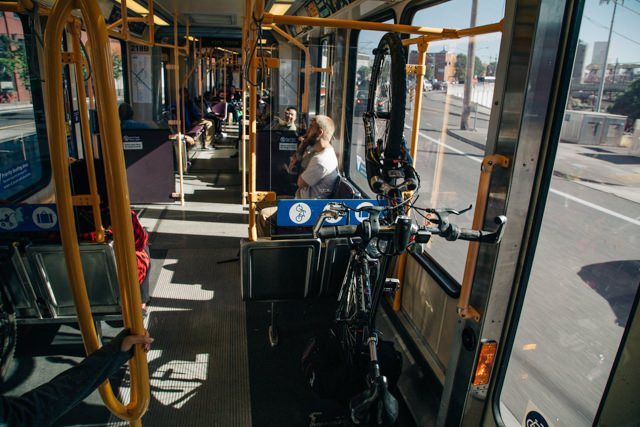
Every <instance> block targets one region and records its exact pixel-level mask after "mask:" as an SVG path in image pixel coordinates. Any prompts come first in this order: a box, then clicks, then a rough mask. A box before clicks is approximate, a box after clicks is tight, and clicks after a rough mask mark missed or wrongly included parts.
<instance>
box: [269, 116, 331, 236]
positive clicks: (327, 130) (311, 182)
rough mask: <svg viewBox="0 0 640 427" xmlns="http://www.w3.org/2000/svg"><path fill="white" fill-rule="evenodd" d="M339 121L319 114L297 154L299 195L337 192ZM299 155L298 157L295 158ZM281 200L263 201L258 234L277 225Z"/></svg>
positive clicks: (324, 196) (315, 196) (324, 195)
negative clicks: (335, 136)
mask: <svg viewBox="0 0 640 427" xmlns="http://www.w3.org/2000/svg"><path fill="white" fill-rule="evenodd" d="M334 130H335V125H334V123H333V120H331V118H329V117H327V116H315V117H314V118H312V119H311V124H310V125H309V128H308V129H307V134H306V135H305V137H304V139H303V142H302V144H301V147H300V149H299V150H298V153H299V154H298V153H297V155H296V157H299V159H300V174H299V175H298V180H297V185H298V189H297V190H296V195H295V198H296V199H327V198H330V197H331V196H332V194H333V190H334V188H335V186H336V181H337V180H338V179H339V178H340V177H339V175H338V158H337V157H336V152H335V151H334V149H333V146H332V145H331V138H332V137H333V132H334ZM295 160H297V159H294V161H295ZM292 163H293V162H292ZM276 205H277V202H264V203H260V204H259V209H260V210H259V213H258V221H257V228H258V237H267V236H270V235H271V230H272V228H273V227H274V226H275V225H276V218H277V216H276V215H277V210H278V208H277V206H276Z"/></svg>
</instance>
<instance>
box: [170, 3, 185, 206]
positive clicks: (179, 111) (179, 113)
mask: <svg viewBox="0 0 640 427" xmlns="http://www.w3.org/2000/svg"><path fill="white" fill-rule="evenodd" d="M187 46H189V43H187ZM173 60H174V61H175V65H174V67H175V68H174V70H173V71H174V75H175V81H174V83H175V88H176V118H177V119H178V177H179V180H180V206H184V176H183V175H184V173H183V169H182V162H183V160H182V150H183V145H182V144H183V141H182V137H183V135H184V134H185V133H184V123H185V122H184V118H183V114H184V106H183V100H182V99H181V98H180V95H181V94H180V52H179V50H178V15H177V14H175V13H174V14H173Z"/></svg>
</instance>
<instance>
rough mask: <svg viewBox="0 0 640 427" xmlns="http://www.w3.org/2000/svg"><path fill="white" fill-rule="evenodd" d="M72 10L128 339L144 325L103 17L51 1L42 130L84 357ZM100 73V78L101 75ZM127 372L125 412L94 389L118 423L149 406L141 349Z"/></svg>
mask: <svg viewBox="0 0 640 427" xmlns="http://www.w3.org/2000/svg"><path fill="white" fill-rule="evenodd" d="M74 6H75V7H76V8H80V10H81V12H82V15H83V17H84V19H85V22H86V23H87V28H88V29H90V30H91V31H89V32H88V33H87V36H88V38H89V40H90V43H91V46H92V50H91V61H92V63H93V70H94V72H95V73H96V75H97V76H99V78H96V82H97V83H98V85H96V97H97V98H98V99H100V100H101V104H102V105H103V108H101V112H99V115H100V131H101V135H103V151H104V153H103V154H104V157H105V164H106V165H107V170H106V171H105V172H106V175H107V176H106V178H107V190H108V193H109V196H113V197H110V198H109V199H110V209H111V217H112V220H113V224H112V225H113V230H114V237H115V239H114V240H115V241H114V249H115V252H116V259H117V266H118V279H119V282H120V292H121V296H122V302H123V307H122V308H123V315H124V320H125V325H127V326H130V327H131V330H132V333H134V334H144V326H143V324H142V313H141V310H140V308H139V307H140V291H139V284H138V278H137V266H136V256H135V252H134V244H133V228H132V225H131V212H130V210H129V203H128V202H129V196H128V188H127V183H126V178H124V177H126V174H125V168H124V154H123V148H122V138H121V136H120V129H119V127H116V126H106V123H119V119H118V115H117V105H116V99H115V87H114V80H113V69H112V66H111V56H110V51H109V48H108V46H107V43H105V42H106V41H107V40H108V38H107V30H106V26H105V23H104V18H103V16H102V13H101V11H100V8H99V7H98V6H97V4H96V3H95V0H76V1H73V2H72V1H68V2H65V1H62V2H57V3H56V4H55V6H54V8H53V10H52V12H51V17H50V18H49V20H48V25H47V27H46V29H45V49H44V51H45V64H44V65H45V74H46V79H47V85H46V97H45V105H46V111H47V114H46V117H47V128H48V129H50V135H49V146H50V152H51V165H52V169H53V175H54V187H55V194H56V202H57V206H58V215H59V220H60V233H61V238H62V243H63V250H64V254H65V262H66V264H67V271H68V274H69V279H70V283H71V289H72V294H73V299H74V304H75V306H76V312H77V315H78V321H79V324H80V331H81V332H82V336H83V340H84V342H85V348H86V349H87V352H88V353H92V352H93V351H95V350H96V349H97V348H98V338H97V336H96V332H95V328H94V326H93V319H92V317H91V309H90V307H89V302H88V297H87V292H86V287H85V286H84V277H83V274H82V265H81V263H80V252H79V246H78V241H77V237H76V235H75V221H74V216H73V205H72V198H71V194H70V192H69V190H68V189H69V188H70V180H69V171H68V159H67V156H68V154H67V149H66V134H65V129H64V105H63V97H62V56H61V54H60V47H61V39H62V32H63V29H64V26H65V19H66V17H67V16H69V15H70V13H71V11H72V9H73V7H74ZM100 42H101V43H100ZM102 73H105V74H106V76H105V75H103V74H102ZM83 102H84V100H83ZM118 154H119V156H118ZM136 308H137V310H136ZM130 367H131V382H132V384H131V385H132V387H131V402H130V403H129V404H128V405H127V406H126V407H125V406H124V405H122V403H120V402H119V401H118V400H117V399H116V398H115V396H114V395H113V391H112V390H111V387H110V385H109V383H108V381H107V382H105V383H104V384H102V385H101V386H100V393H101V395H102V398H103V400H104V401H105V405H106V406H107V407H108V408H109V410H111V411H112V412H113V413H114V414H116V415H117V416H118V417H120V418H122V419H126V420H136V419H139V418H140V417H141V416H142V414H143V413H144V411H145V410H146V409H147V406H148V404H149V388H148V385H149V376H148V370H147V359H146V355H145V354H144V351H143V350H142V346H139V345H137V346H135V350H134V358H133V359H132V360H131V361H130Z"/></svg>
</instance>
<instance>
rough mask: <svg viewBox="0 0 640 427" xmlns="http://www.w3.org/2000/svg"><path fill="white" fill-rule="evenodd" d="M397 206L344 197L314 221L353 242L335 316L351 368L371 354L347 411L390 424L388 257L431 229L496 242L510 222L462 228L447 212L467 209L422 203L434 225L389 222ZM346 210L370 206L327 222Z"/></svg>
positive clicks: (393, 405) (358, 420) (325, 232)
mask: <svg viewBox="0 0 640 427" xmlns="http://www.w3.org/2000/svg"><path fill="white" fill-rule="evenodd" d="M470 208H471V207H469V208H467V210H468V209H470ZM396 209H397V208H396V207H387V206H364V207H361V208H359V209H353V208H349V207H347V206H345V205H343V204H340V203H329V205H328V208H327V209H326V210H325V211H324V212H322V214H321V215H320V217H319V218H318V220H317V221H316V224H315V225H314V227H313V236H314V238H321V239H326V238H334V237H346V238H349V242H350V248H351V255H350V258H349V263H348V265H347V271H346V273H345V276H344V279H343V281H342V286H341V288H340V291H339V294H338V305H337V308H336V312H335V318H334V320H335V327H336V335H337V337H338V341H339V344H340V347H341V350H342V353H343V356H344V359H345V360H346V362H347V366H348V369H356V370H357V369H359V368H362V367H363V366H362V360H361V359H360V355H363V354H368V355H369V358H368V360H367V361H366V363H365V365H366V366H365V368H366V370H368V373H367V375H366V381H365V383H366V389H365V390H364V391H363V392H361V393H359V394H357V395H356V396H354V397H353V398H351V400H350V401H349V415H350V417H351V420H352V421H353V422H354V423H355V424H362V423H367V424H369V423H371V424H392V423H394V422H395V420H396V419H397V416H398V401H397V399H396V398H395V397H394V396H393V395H392V394H391V392H390V391H389V384H388V381H387V378H386V377H385V376H384V375H382V374H381V371H380V363H379V360H378V354H377V345H378V333H377V331H376V328H375V318H376V314H377V310H378V307H379V304H380V301H381V297H382V295H383V294H384V293H394V292H395V291H396V290H397V289H398V285H399V282H398V280H397V279H386V278H384V275H383V274H381V272H383V271H384V268H385V266H386V262H385V260H386V259H389V257H391V256H393V255H399V254H401V253H403V252H404V251H405V250H406V249H407V247H409V246H410V245H411V244H413V243H418V244H420V243H427V242H429V240H430V239H431V236H432V235H439V236H441V237H443V238H445V239H447V240H450V241H453V240H457V239H463V240H473V241H481V242H488V243H498V242H499V241H500V239H501V237H502V230H503V227H504V225H505V223H506V217H504V216H500V217H498V218H497V219H496V224H497V229H496V230H495V231H484V230H470V229H464V228H460V227H458V226H457V225H455V224H454V223H452V222H451V221H449V216H450V215H459V214H461V213H463V212H465V211H466V210H463V211H456V210H453V209H423V210H424V211H425V212H426V213H427V214H429V215H431V216H432V217H431V219H430V223H431V224H432V225H430V226H421V227H418V226H416V225H415V224H413V221H412V219H411V218H410V217H407V216H397V218H396V219H395V221H394V222H393V223H388V224H387V223H385V221H386V218H385V216H383V215H382V214H383V213H385V211H386V212H389V211H393V210H396ZM418 209H419V208H418ZM348 210H353V211H355V212H367V213H368V214H369V217H368V218H366V219H364V220H363V221H362V222H361V223H360V224H359V225H342V226H325V227H323V224H324V222H325V220H326V219H328V218H339V217H342V216H344V215H346V214H347V212H348Z"/></svg>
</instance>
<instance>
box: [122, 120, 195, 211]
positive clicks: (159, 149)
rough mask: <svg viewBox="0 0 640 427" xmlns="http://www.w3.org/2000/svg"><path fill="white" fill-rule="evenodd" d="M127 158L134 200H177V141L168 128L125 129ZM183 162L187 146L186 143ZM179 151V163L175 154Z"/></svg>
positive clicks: (124, 143)
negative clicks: (172, 194)
mask: <svg viewBox="0 0 640 427" xmlns="http://www.w3.org/2000/svg"><path fill="white" fill-rule="evenodd" d="M122 140H123V146H124V161H125V164H126V167H127V182H128V186H129V200H130V201H131V202H132V203H155V202H158V203H166V202H170V201H173V199H172V197H171V193H173V192H174V190H175V178H174V174H173V172H174V166H177V163H178V161H177V158H178V156H177V149H178V147H177V145H178V144H175V146H173V142H172V141H171V139H170V136H169V130H167V129H124V130H123V131H122ZM182 153H183V166H185V164H186V161H185V160H186V156H185V154H186V150H185V149H184V147H183V152H182ZM174 155H175V159H176V160H175V165H174V164H173V161H172V157H173V156H174Z"/></svg>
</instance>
